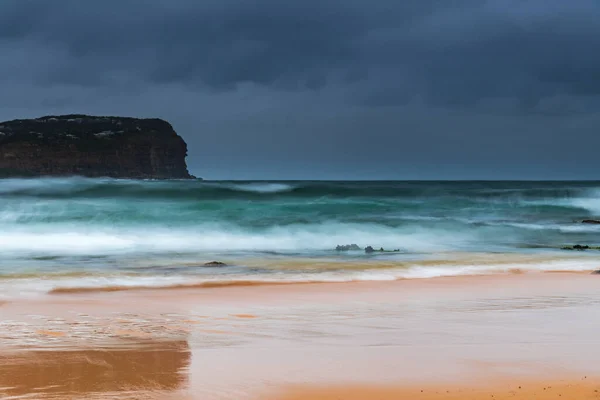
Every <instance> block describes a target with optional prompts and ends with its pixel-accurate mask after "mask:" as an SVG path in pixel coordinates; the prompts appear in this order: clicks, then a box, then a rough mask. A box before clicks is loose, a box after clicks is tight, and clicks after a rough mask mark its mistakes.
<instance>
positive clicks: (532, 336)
mask: <svg viewBox="0 0 600 400" xmlns="http://www.w3.org/2000/svg"><path fill="white" fill-rule="evenodd" d="M599 307H600V277H598V276H594V275H589V274H576V273H526V274H506V275H496V276H478V277H476V276H475V277H474V276H471V277H455V278H439V279H426V280H403V281H393V282H363V283H341V284H314V285H311V284H305V285H285V286H240V287H223V288H188V289H178V290H172V291H170V290H160V291H152V290H143V291H135V290H132V291H123V292H105V293H99V292H89V293H61V294H53V295H47V296H44V297H41V298H37V299H29V300H25V299H11V300H9V301H8V302H6V303H5V304H3V305H2V307H0V397H2V396H4V397H2V398H10V397H7V396H29V397H21V398H36V399H44V398H165V399H167V398H168V399H186V400H187V399H266V400H270V399H282V400H287V399H289V400H294V399H317V400H318V399H338V398H341V399H349V400H354V399H371V398H378V399H387V398H389V399H392V398H394V399H397V398H410V399H424V400H433V399H464V400H471V399H473V400H474V399H476V398H477V399H479V398H491V396H492V395H494V398H513V399H528V398H539V399H554V398H565V397H566V398H573V399H575V398H576V399H587V398H590V399H592V398H600V396H598V392H595V390H600V388H599V387H597V386H598V385H596V384H595V383H594V382H600V381H599V380H597V379H593V377H600V364H598V362H597V360H598V356H600V349H598V348H597V343H598V342H597V335H598V332H600V318H597V315H598V311H597V310H598V309H600V308H599ZM586 376H587V377H588V378H587V379H584V377H586ZM518 386H522V388H521V389H518ZM548 386H552V390H549V389H548ZM544 388H546V390H544ZM420 390H423V393H421V392H420ZM459 391H461V392H460V393H459ZM386 396H387V397H386ZM453 396H454V397H453ZM502 396H504V397H502ZM552 396H555V397H552ZM13 398H16V397H13Z"/></svg>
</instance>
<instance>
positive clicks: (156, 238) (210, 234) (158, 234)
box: [0, 223, 477, 255]
mask: <svg viewBox="0 0 600 400" xmlns="http://www.w3.org/2000/svg"><path fill="white" fill-rule="evenodd" d="M476 240H477V237H476V236H475V235H474V234H473V233H469V232H462V233H461V232H454V231H450V230H441V229H440V230H430V229H429V230H427V229H421V228H406V229H396V228H390V227H384V226H380V225H368V224H342V223H326V224H314V225H312V224H311V225H291V226H287V227H272V228H268V229H262V230H258V229H254V230H245V229H242V228H240V227H238V226H230V225H219V224H200V225H198V226H196V227H193V228H180V229H165V228H157V227H154V228H153V227H148V226H139V227H126V228H125V227H123V228H115V227H113V228H108V227H98V226H90V227H84V226H82V225H68V224H62V225H59V224H55V225H52V226H47V225H37V226H26V227H22V226H19V225H13V226H9V227H6V228H5V229H4V230H3V231H1V232H0V251H1V252H2V253H3V254H5V255H6V254H9V253H13V254H14V253H24V254H27V253H44V254H55V255H72V254H76V255H79V254H81V255H86V254H87V255H99V254H119V253H124V252H152V253H157V252H158V253H160V252H172V251H175V252H197V251H281V252H286V251H287V252H295V251H311V250H332V249H335V247H336V245H338V244H346V243H359V244H360V246H367V245H372V246H375V247H384V248H386V249H396V248H403V249H410V250H411V251H444V250H450V249H453V248H460V247H462V246H467V245H469V244H470V243H473V242H474V241H476Z"/></svg>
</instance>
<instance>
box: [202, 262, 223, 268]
mask: <svg viewBox="0 0 600 400" xmlns="http://www.w3.org/2000/svg"><path fill="white" fill-rule="evenodd" d="M204 266H205V267H226V266H227V264H225V263H224V262H221V261H211V262H207V263H205V264H204Z"/></svg>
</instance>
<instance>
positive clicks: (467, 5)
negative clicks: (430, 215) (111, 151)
mask: <svg viewBox="0 0 600 400" xmlns="http://www.w3.org/2000/svg"><path fill="white" fill-rule="evenodd" d="M599 49H600V2H599V1H598V0H487V1H483V0H254V1H252V0H160V1H159V0H103V1H82V0H0V53H1V54H2V55H1V56H0V120H7V119H14V118H28V117H38V116H42V115H48V114H66V113H89V114H100V115H122V116H139V117H160V118H164V119H167V120H168V121H169V122H171V123H172V124H173V126H174V127H175V129H176V130H177V132H178V133H179V134H180V135H182V136H183V137H184V139H185V140H186V141H187V142H188V147H189V156H188V165H189V166H190V170H191V172H192V173H194V174H196V175H198V176H202V177H204V178H208V179H519V178H522V179H569V178H571V179H576V178H581V179H595V178H597V179H600V156H599V152H600V108H599V107H600V51H599Z"/></svg>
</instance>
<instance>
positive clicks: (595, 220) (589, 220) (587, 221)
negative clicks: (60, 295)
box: [581, 219, 600, 225]
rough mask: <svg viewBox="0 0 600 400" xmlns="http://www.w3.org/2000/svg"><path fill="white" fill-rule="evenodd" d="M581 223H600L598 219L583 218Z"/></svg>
mask: <svg viewBox="0 0 600 400" xmlns="http://www.w3.org/2000/svg"><path fill="white" fill-rule="evenodd" d="M581 223H582V224H596V225H600V219H584V220H583V221H581Z"/></svg>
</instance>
